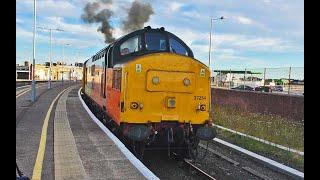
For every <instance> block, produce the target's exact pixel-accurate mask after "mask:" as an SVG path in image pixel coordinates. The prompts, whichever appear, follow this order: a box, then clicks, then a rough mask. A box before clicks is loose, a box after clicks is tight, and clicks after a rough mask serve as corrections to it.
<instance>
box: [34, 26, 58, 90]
mask: <svg viewBox="0 0 320 180" xmlns="http://www.w3.org/2000/svg"><path fill="white" fill-rule="evenodd" d="M38 28H39V29H44V30H49V31H50V57H49V58H50V66H49V81H48V89H51V65H52V57H51V56H52V43H51V42H52V30H54V31H63V30H62V29H57V28H56V29H52V28H46V27H38Z"/></svg>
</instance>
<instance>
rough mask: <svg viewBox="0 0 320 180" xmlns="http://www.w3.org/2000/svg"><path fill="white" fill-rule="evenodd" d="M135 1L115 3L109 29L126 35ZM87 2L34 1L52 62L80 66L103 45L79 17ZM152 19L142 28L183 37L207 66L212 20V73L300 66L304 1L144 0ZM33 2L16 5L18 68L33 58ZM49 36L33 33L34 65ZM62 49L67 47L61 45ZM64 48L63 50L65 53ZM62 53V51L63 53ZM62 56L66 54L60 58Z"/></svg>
mask: <svg viewBox="0 0 320 180" xmlns="http://www.w3.org/2000/svg"><path fill="white" fill-rule="evenodd" d="M132 1H133V0H113V4H112V5H111V6H110V7H109V8H110V9H112V10H113V12H114V14H113V16H112V18H111V25H112V26H113V27H114V31H113V33H114V36H115V37H116V38H119V37H121V36H122V35H125V33H124V32H123V31H122V30H121V29H122V28H121V21H122V19H124V18H125V17H126V16H127V10H128V8H129V7H130V5H131V2H132ZM88 2H94V1H92V0H91V1H89V0H37V27H46V28H59V29H63V30H64V31H62V32H61V31H53V38H52V39H53V40H52V61H53V62H55V61H57V60H61V59H64V60H65V61H66V62H67V63H68V64H70V63H72V64H74V62H84V61H85V60H86V59H88V58H89V57H91V56H92V55H94V54H95V53H96V52H97V51H99V50H100V49H102V48H104V47H105V46H107V44H105V43H104V37H103V35H102V34H101V33H100V32H98V31H97V28H98V26H99V24H86V23H84V22H83V21H82V20H81V18H80V17H81V14H82V13H83V8H84V6H85V4H86V3H88ZM144 2H148V3H150V4H151V5H152V7H153V10H154V14H153V15H151V18H150V20H149V21H148V22H147V23H145V25H144V26H151V27H153V28H159V27H165V29H166V30H167V31H169V32H171V33H173V34H175V35H177V36H178V37H179V38H181V39H182V40H183V41H184V42H185V43H186V44H187V45H188V46H189V47H190V48H191V49H192V51H193V53H194V56H195V58H196V59H198V60H200V61H202V62H203V63H205V64H208V55H209V32H210V18H218V17H221V16H224V17H225V19H223V20H215V21H213V31H212V50H211V67H210V68H212V69H244V68H249V69H250V68H264V67H267V68H275V67H277V68H279V67H289V66H292V67H303V66H304V1H303V0H188V1H185V0H170V1H169V0H149V1H148V0H144ZM32 38H33V0H16V63H19V64H22V63H23V62H24V61H25V60H30V61H31V59H32ZM49 39H50V33H49V31H47V30H43V29H37V36H36V58H35V59H36V63H44V62H46V61H49V49H50V44H49ZM64 44H70V45H69V46H64ZM63 46H64V48H63ZM63 49H64V50H63ZM63 51H64V53H63Z"/></svg>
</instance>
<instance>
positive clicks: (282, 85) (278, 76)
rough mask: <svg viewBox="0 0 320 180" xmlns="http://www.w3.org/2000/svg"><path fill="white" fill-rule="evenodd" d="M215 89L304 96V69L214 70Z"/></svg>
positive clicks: (212, 82) (212, 72)
mask: <svg viewBox="0 0 320 180" xmlns="http://www.w3.org/2000/svg"><path fill="white" fill-rule="evenodd" d="M211 77H212V79H211V86H212V87H214V88H224V89H237V90H251V91H262V92H270V93H284V94H294V95H303V94H304V67H280V68H245V69H212V70H211Z"/></svg>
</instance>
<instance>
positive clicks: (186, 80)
mask: <svg viewBox="0 0 320 180" xmlns="http://www.w3.org/2000/svg"><path fill="white" fill-rule="evenodd" d="M183 84H184V85H185V86H189V85H190V84H191V82H190V79H188V78H184V80H183Z"/></svg>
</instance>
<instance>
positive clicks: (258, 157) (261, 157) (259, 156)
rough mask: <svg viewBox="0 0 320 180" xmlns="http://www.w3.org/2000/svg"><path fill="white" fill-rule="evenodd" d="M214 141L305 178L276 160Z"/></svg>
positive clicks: (302, 174) (218, 140)
mask: <svg viewBox="0 0 320 180" xmlns="http://www.w3.org/2000/svg"><path fill="white" fill-rule="evenodd" d="M213 140H214V141H216V142H218V143H221V144H223V145H225V146H228V147H230V148H232V149H235V150H237V151H240V152H242V153H244V154H247V155H249V156H251V157H254V158H256V159H259V160H261V161H263V162H266V163H268V164H269V165H271V166H274V167H277V168H279V169H281V170H283V171H285V172H288V173H290V174H293V175H296V176H299V177H301V178H304V173H303V172H300V171H298V170H296V169H293V168H291V167H288V166H285V165H283V164H280V163H278V162H276V161H274V160H271V159H269V158H266V157H263V156H261V155H259V154H256V153H254V152H251V151H248V150H246V149H243V148H241V147H239V146H236V145H233V144H231V143H228V142H226V141H223V140H221V139H219V138H214V139H213Z"/></svg>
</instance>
